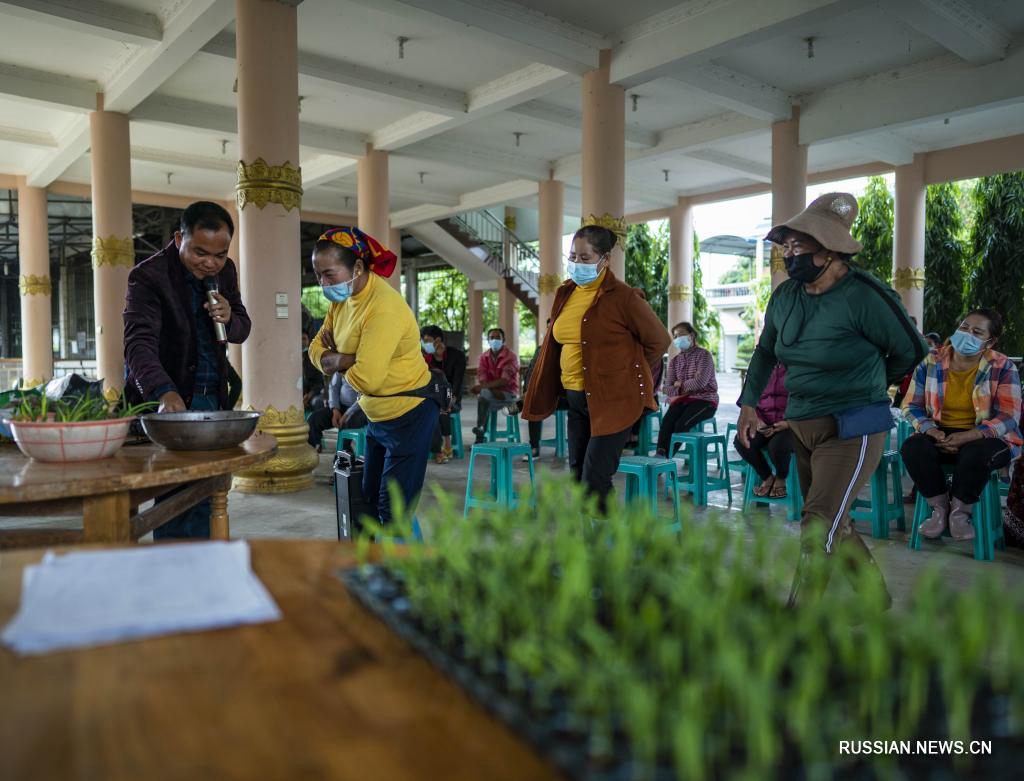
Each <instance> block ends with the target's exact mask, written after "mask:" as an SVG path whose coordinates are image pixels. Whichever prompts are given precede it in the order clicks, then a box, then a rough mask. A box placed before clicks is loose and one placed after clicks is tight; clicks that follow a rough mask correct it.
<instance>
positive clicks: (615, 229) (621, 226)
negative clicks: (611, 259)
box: [580, 212, 629, 249]
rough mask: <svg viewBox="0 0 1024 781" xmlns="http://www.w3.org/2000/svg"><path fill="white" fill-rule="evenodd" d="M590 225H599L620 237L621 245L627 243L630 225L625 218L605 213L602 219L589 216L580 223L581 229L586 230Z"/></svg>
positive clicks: (592, 215) (593, 215)
mask: <svg viewBox="0 0 1024 781" xmlns="http://www.w3.org/2000/svg"><path fill="white" fill-rule="evenodd" d="M588 225H597V226H599V227H601V228H607V229H608V230H610V231H611V232H612V233H614V234H615V235H616V236H618V237H619V241H620V243H625V241H626V230H627V229H628V228H629V225H627V224H626V218H625V217H613V216H612V215H611V214H609V213H608V212H605V213H604V214H602V215H601V216H600V217H598V216H597V215H596V214H588V215H587V216H586V217H584V218H583V220H582V221H581V222H580V227H581V228H586V227H587V226H588ZM623 249H625V247H623Z"/></svg>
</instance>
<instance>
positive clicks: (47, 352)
mask: <svg viewBox="0 0 1024 781" xmlns="http://www.w3.org/2000/svg"><path fill="white" fill-rule="evenodd" d="M18 289H19V290H20V291H21V378H22V380H21V385H22V387H23V388H34V387H35V386H36V385H39V384H40V383H41V382H45V381H46V380H49V379H51V378H52V377H53V338H52V332H51V326H52V318H51V315H50V312H51V309H50V296H51V293H52V283H51V281H50V234H49V230H48V228H47V210H46V188H44V187H29V186H28V185H27V184H26V183H25V178H24V177H23V176H19V177H18Z"/></svg>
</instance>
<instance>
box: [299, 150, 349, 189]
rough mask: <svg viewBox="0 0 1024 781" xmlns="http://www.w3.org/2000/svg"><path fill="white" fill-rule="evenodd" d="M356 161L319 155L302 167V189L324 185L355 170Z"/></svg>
mask: <svg viewBox="0 0 1024 781" xmlns="http://www.w3.org/2000/svg"><path fill="white" fill-rule="evenodd" d="M356 165H357V163H356V161H355V160H351V159H348V158H344V157H334V156H332V155H321V156H320V157H317V158H316V159H314V160H310V161H309V162H307V163H304V164H303V166H302V187H303V188H304V189H309V188H310V187H317V186H318V185H323V184H326V183H327V182H331V181H333V180H335V179H337V178H338V177H339V176H345V175H346V174H350V173H352V172H353V171H354V170H356Z"/></svg>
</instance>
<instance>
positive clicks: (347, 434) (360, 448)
mask: <svg viewBox="0 0 1024 781" xmlns="http://www.w3.org/2000/svg"><path fill="white" fill-rule="evenodd" d="M346 440H349V441H351V442H352V449H353V450H354V451H355V454H356V456H365V455H366V426H363V427H362V428H343V429H341V430H339V431H338V444H337V445H335V447H334V452H335V453H337V452H338V451H339V450H341V445H342V443H343V442H345V441H346Z"/></svg>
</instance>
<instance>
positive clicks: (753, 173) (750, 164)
mask: <svg viewBox="0 0 1024 781" xmlns="http://www.w3.org/2000/svg"><path fill="white" fill-rule="evenodd" d="M685 156H686V157H689V158H692V159H693V160H700V161H701V162H703V163H710V164H711V165H715V166H718V167H719V168H724V169H726V170H727V171H732V172H733V173H738V174H742V175H743V176H744V177H746V178H747V179H753V180H754V181H755V182H771V180H772V167H771V166H770V165H767V164H766V163H759V162H757V161H756V160H748V159H747V158H745V157H740V156H739V155H733V154H730V153H729V152H720V151H719V150H717V149H694V150H693V151H691V152H687V153H686V155H685Z"/></svg>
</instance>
